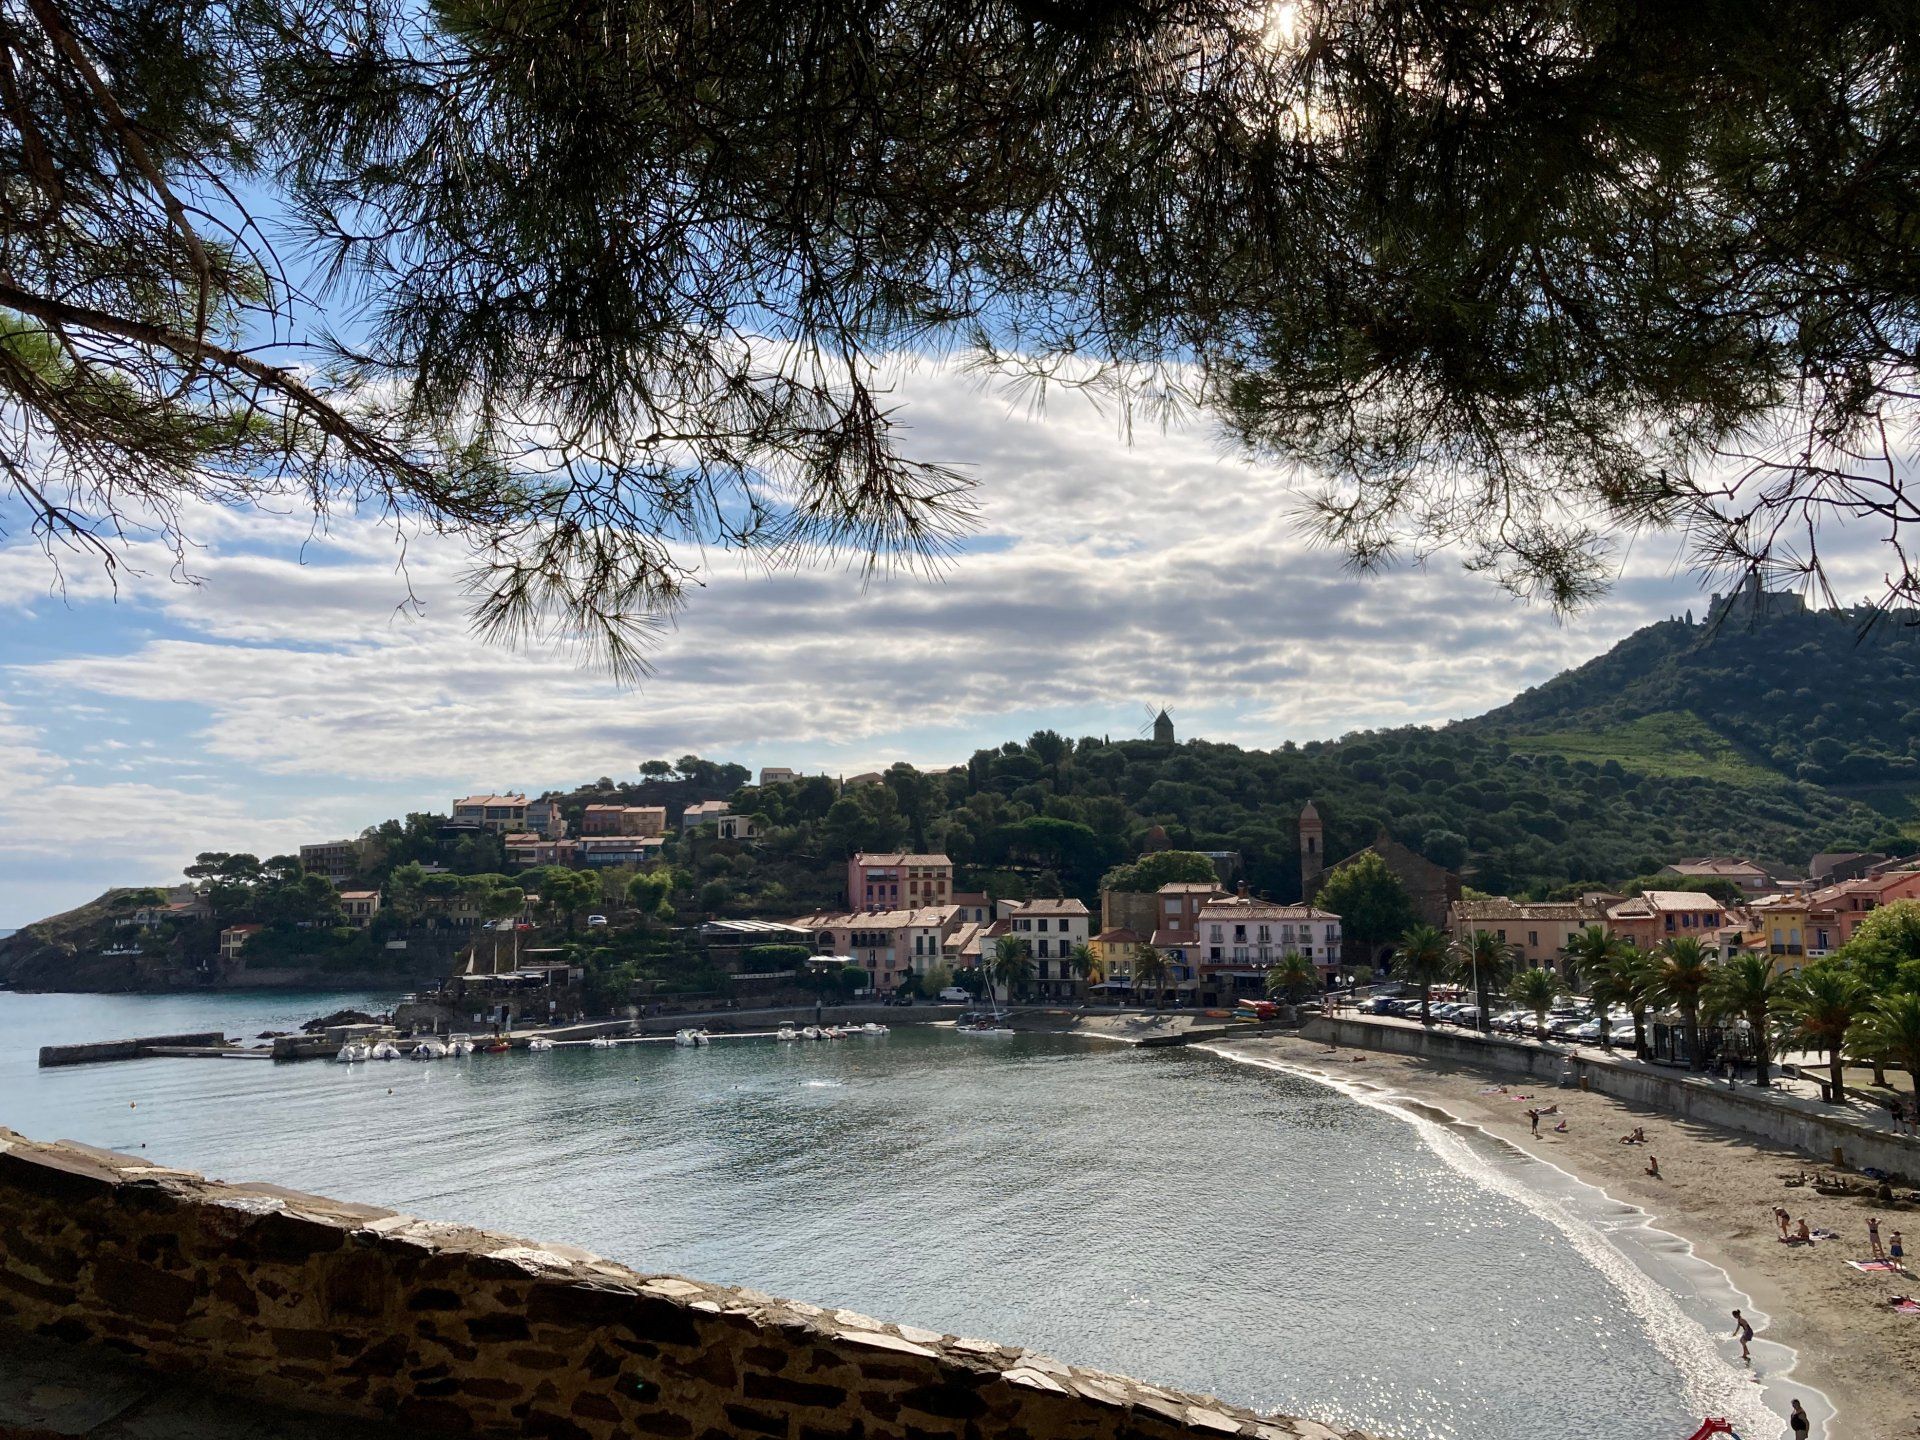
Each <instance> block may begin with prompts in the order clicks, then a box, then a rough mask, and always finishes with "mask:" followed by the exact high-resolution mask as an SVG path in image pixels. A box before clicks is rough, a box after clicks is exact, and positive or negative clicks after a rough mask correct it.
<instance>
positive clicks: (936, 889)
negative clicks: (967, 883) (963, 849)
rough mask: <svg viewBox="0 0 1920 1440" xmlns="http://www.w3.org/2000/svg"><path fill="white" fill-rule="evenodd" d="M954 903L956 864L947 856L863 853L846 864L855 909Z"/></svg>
mask: <svg viewBox="0 0 1920 1440" xmlns="http://www.w3.org/2000/svg"><path fill="white" fill-rule="evenodd" d="M952 903H953V861H951V860H949V859H948V858H947V857H946V856H945V855H911V854H876V855H870V854H867V853H865V852H862V853H860V854H858V855H855V856H854V857H853V858H852V859H851V860H849V861H848V862H847V906H848V908H849V909H852V910H900V909H907V910H913V909H918V908H919V907H921V906H924V905H951V904H952Z"/></svg>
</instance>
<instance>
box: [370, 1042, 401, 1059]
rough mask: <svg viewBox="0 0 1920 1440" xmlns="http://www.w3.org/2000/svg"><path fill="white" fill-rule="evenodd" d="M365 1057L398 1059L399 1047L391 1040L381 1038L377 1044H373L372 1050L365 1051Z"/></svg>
mask: <svg viewBox="0 0 1920 1440" xmlns="http://www.w3.org/2000/svg"><path fill="white" fill-rule="evenodd" d="M367 1058H368V1059H369V1060H398V1059H399V1058H400V1047H399V1046H398V1045H395V1044H394V1043H393V1042H392V1041H391V1040H382V1041H381V1042H380V1043H379V1044H378V1045H376V1046H374V1047H373V1049H372V1050H370V1051H368V1052H367Z"/></svg>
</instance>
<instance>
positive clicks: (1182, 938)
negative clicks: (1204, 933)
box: [1153, 930, 1200, 950]
mask: <svg viewBox="0 0 1920 1440" xmlns="http://www.w3.org/2000/svg"><path fill="white" fill-rule="evenodd" d="M1199 943H1200V937H1199V936H1198V935H1196V934H1195V933H1194V932H1193V931H1191V930H1156V931H1154V932H1153V948H1154V949H1156V950H1170V949H1172V948H1174V947H1175V946H1179V947H1181V948H1183V949H1184V948H1185V947H1186V946H1189V945H1198V944H1199Z"/></svg>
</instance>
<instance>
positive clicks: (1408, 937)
mask: <svg viewBox="0 0 1920 1440" xmlns="http://www.w3.org/2000/svg"><path fill="white" fill-rule="evenodd" d="M1393 973H1394V976H1395V978H1397V979H1398V980H1400V981H1401V982H1402V983H1404V984H1407V985H1411V986H1413V987H1414V988H1415V989H1417V990H1418V991H1419V992H1420V1023H1421V1024H1422V1025H1431V1024H1432V1023H1433V1017H1432V1015H1431V1014H1430V1013H1429V1010H1430V1008H1431V1005H1432V1001H1433V987H1434V986H1435V985H1437V984H1439V983H1440V982H1441V981H1442V980H1444V979H1446V978H1447V932H1446V931H1444V930H1442V929H1441V928H1440V927H1439V926H1437V925H1415V926H1413V927H1412V928H1411V929H1409V930H1408V931H1407V933H1406V934H1404V935H1402V936H1401V937H1400V946H1399V948H1398V949H1396V950H1395V951H1394V952H1393Z"/></svg>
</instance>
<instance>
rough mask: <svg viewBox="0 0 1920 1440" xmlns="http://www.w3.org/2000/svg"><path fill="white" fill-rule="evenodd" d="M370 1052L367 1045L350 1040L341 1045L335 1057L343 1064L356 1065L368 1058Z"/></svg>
mask: <svg viewBox="0 0 1920 1440" xmlns="http://www.w3.org/2000/svg"><path fill="white" fill-rule="evenodd" d="M370 1053H372V1052H370V1051H369V1050H368V1049H367V1047H366V1046H365V1045H362V1044H360V1043H359V1042H357V1041H354V1040H349V1041H348V1042H347V1043H346V1044H344V1045H342V1046H341V1047H340V1052H339V1053H338V1054H337V1055H335V1056H334V1057H333V1058H334V1059H335V1060H336V1061H337V1062H339V1063H340V1064H342V1065H356V1064H358V1063H359V1062H360V1061H362V1060H364V1059H366V1058H367V1056H368V1055H369V1054H370Z"/></svg>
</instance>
